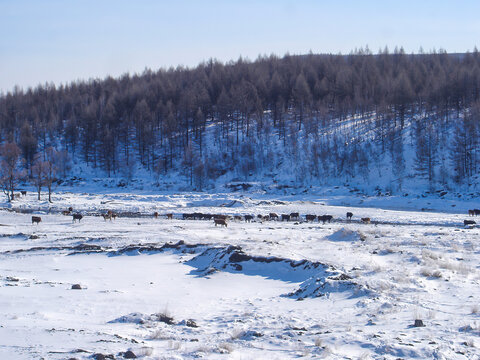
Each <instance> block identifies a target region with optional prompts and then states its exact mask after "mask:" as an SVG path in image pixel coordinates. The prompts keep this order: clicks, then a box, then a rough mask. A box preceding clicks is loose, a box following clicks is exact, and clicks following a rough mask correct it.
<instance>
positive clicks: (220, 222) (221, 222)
mask: <svg viewBox="0 0 480 360" xmlns="http://www.w3.org/2000/svg"><path fill="white" fill-rule="evenodd" d="M213 221H214V222H215V226H217V225H220V226H225V227H227V221H226V220H225V219H218V218H217V219H213Z"/></svg>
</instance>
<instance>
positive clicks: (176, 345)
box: [168, 340, 182, 350]
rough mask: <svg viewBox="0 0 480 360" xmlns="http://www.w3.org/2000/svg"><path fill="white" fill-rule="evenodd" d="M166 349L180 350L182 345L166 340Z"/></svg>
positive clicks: (178, 342)
mask: <svg viewBox="0 0 480 360" xmlns="http://www.w3.org/2000/svg"><path fill="white" fill-rule="evenodd" d="M168 347H169V348H170V349H172V350H180V348H181V347H182V344H181V343H180V341H174V340H168Z"/></svg>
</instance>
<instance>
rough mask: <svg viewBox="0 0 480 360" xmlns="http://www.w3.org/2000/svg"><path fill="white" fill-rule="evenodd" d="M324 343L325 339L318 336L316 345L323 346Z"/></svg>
mask: <svg viewBox="0 0 480 360" xmlns="http://www.w3.org/2000/svg"><path fill="white" fill-rule="evenodd" d="M322 345H323V340H322V338H319V337H318V338H316V339H315V346H317V347H322Z"/></svg>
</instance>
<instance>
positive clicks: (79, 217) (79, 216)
mask: <svg viewBox="0 0 480 360" xmlns="http://www.w3.org/2000/svg"><path fill="white" fill-rule="evenodd" d="M82 219H83V215H82V214H73V222H75V220H78V222H80V220H82Z"/></svg>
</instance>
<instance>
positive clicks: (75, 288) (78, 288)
mask: <svg viewBox="0 0 480 360" xmlns="http://www.w3.org/2000/svg"><path fill="white" fill-rule="evenodd" d="M72 290H82V286H81V285H80V284H73V285H72Z"/></svg>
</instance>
